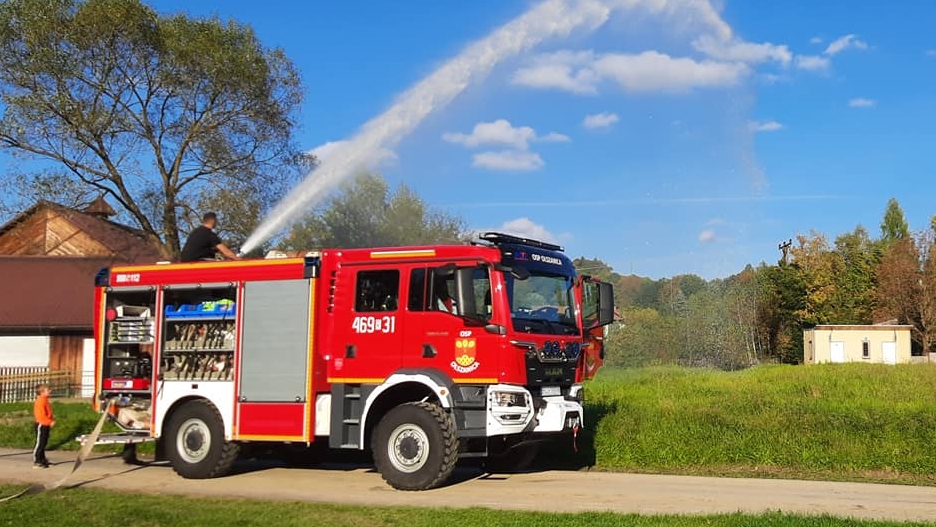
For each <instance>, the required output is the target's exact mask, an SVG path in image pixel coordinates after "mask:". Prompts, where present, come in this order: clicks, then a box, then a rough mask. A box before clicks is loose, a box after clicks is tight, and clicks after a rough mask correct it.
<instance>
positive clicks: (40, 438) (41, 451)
mask: <svg viewBox="0 0 936 527" xmlns="http://www.w3.org/2000/svg"><path fill="white" fill-rule="evenodd" d="M51 429H52V427H50V426H43V425H41V424H38V423H36V449H35V450H33V463H35V464H37V465H48V464H49V460H48V459H46V455H45V450H46V446H48V445H49V431H50V430H51Z"/></svg>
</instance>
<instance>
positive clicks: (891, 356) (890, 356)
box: [881, 342, 897, 364]
mask: <svg viewBox="0 0 936 527" xmlns="http://www.w3.org/2000/svg"><path fill="white" fill-rule="evenodd" d="M881 351H883V352H884V364H897V343H896V342H882V343H881Z"/></svg>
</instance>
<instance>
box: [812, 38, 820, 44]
mask: <svg viewBox="0 0 936 527" xmlns="http://www.w3.org/2000/svg"><path fill="white" fill-rule="evenodd" d="M809 43H810V44H822V37H813V38H811V39H809Z"/></svg>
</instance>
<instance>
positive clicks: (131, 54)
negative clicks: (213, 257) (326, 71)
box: [0, 0, 302, 255]
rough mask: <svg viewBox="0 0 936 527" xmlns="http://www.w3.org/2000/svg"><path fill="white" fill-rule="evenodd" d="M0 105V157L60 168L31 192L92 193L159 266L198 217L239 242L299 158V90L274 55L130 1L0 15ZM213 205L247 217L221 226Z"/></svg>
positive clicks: (56, 4)
mask: <svg viewBox="0 0 936 527" xmlns="http://www.w3.org/2000/svg"><path fill="white" fill-rule="evenodd" d="M0 99H2V102H3V105H2V115H0V147H2V148H5V149H7V150H10V151H12V152H13V153H16V154H22V155H25V156H27V157H30V158H33V159H39V160H44V161H46V162H48V161H51V162H53V163H54V164H55V165H57V166H58V167H61V169H62V171H60V172H55V173H54V174H53V176H49V175H48V174H46V175H37V176H36V181H38V182H43V179H42V178H46V179H48V178H49V177H52V178H53V179H54V180H55V181H57V182H58V187H59V188H65V189H68V188H71V187H69V185H71V186H72V187H74V188H75V190H74V193H75V194H80V193H81V192H87V191H88V189H92V190H93V191H94V192H95V193H96V194H104V195H105V196H107V197H108V199H109V201H111V203H112V204H114V205H116V207H117V208H118V209H119V210H120V211H121V212H123V213H124V215H125V216H126V217H128V218H129V219H130V220H131V221H132V222H134V223H136V224H137V225H138V226H139V227H140V228H141V229H143V230H144V231H145V232H147V233H148V234H149V235H150V237H151V238H152V240H153V241H154V242H156V243H158V244H159V245H160V246H161V247H163V249H164V252H165V253H166V254H167V255H174V254H177V253H178V251H179V231H180V228H182V227H185V224H186V219H188V218H192V217H194V216H195V215H196V212H198V211H195V210H194V209H195V208H196V207H199V208H203V207H210V208H213V209H214V208H218V209H219V213H221V216H222V225H226V226H227V228H228V229H229V231H231V232H234V233H235V234H236V235H238V236H239V237H243V236H246V235H247V234H248V233H249V231H250V230H252V227H253V225H252V223H254V222H256V211H259V210H263V209H264V208H265V207H267V206H268V205H269V204H271V203H272V202H273V201H274V200H275V199H277V198H278V197H279V195H280V194H281V193H282V191H283V190H284V185H288V184H289V183H290V182H291V178H292V177H293V176H294V175H295V174H296V173H297V170H296V168H297V167H299V165H300V163H299V162H298V161H299V160H301V158H302V157H301V156H299V155H298V154H297V151H296V149H295V148H294V145H293V141H292V132H293V127H294V124H295V117H296V112H297V109H298V107H299V105H300V103H301V100H302V89H301V86H300V81H299V75H298V73H297V72H296V69H295V68H294V66H293V64H292V63H291V62H290V61H289V60H288V59H287V58H286V56H285V55H284V54H283V52H282V51H281V50H278V49H267V48H265V47H263V46H262V44H261V43H260V42H259V41H258V39H257V37H256V35H255V34H254V33H253V31H252V30H251V29H250V28H249V27H248V26H245V25H242V24H239V23H237V22H234V21H222V20H220V19H218V18H192V17H189V16H185V15H173V16H163V15H159V14H157V13H156V12H155V11H153V10H152V9H150V8H149V7H147V6H146V5H144V4H143V3H141V2H140V1H139V0H7V1H5V2H2V3H0ZM225 194H229V195H230V194H233V195H234V196H236V197H237V200H238V202H239V203H243V204H244V209H250V210H253V211H255V212H254V214H253V215H252V216H251V217H245V216H244V215H243V210H240V211H238V214H239V215H232V214H227V215H226V214H224V211H223V210H220V207H217V206H215V205H219V204H224V205H230V204H231V203H233V201H230V200H229V201H227V203H225V202H224V200H223V199H222V200H220V201H219V198H223V197H224V196H225ZM238 236H235V237H238Z"/></svg>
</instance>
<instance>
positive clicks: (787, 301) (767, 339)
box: [575, 199, 936, 369]
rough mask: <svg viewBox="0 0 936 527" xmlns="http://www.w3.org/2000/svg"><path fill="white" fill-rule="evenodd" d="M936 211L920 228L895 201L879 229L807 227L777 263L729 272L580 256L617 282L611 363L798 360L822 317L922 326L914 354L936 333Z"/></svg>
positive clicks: (585, 267)
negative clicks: (666, 270)
mask: <svg viewBox="0 0 936 527" xmlns="http://www.w3.org/2000/svg"><path fill="white" fill-rule="evenodd" d="M934 241H936V217H934V218H933V220H932V221H931V224H930V225H928V226H927V228H926V229H924V230H921V231H917V232H912V231H911V230H910V227H909V225H908V224H907V221H906V219H905V217H904V213H903V210H902V209H901V207H900V204H899V203H898V202H897V200H895V199H891V200H890V202H889V203H888V204H887V209H886V211H885V214H884V218H883V220H882V222H881V225H880V235H879V236H878V237H872V236H871V234H870V233H869V232H868V230H867V229H865V228H864V227H862V226H861V225H858V226H857V227H855V229H854V230H852V231H851V232H847V233H843V234H840V235H838V236H836V237H835V238H834V239H832V240H831V241H830V239H829V238H828V237H827V236H826V235H825V234H823V233H818V232H811V233H809V234H803V235H799V236H797V237H796V238H795V240H793V241H792V242H793V243H792V244H791V245H790V246H789V247H788V251H787V252H786V253H785V254H784V256H783V257H782V258H781V259H780V260H779V261H778V262H777V263H776V264H772V265H768V264H765V263H761V264H760V265H758V266H757V267H754V266H751V265H748V266H747V267H746V268H745V269H744V270H742V271H741V272H739V273H737V274H735V275H733V276H730V277H728V278H724V279H717V280H703V279H702V278H700V277H698V276H695V275H680V276H674V277H672V278H664V279H661V280H651V279H649V278H641V277H638V276H622V275H620V274H617V273H615V272H614V270H613V269H612V268H611V267H610V266H609V265H607V264H606V263H604V262H602V261H601V260H596V259H586V258H579V259H577V260H575V264H576V266H578V267H579V269H581V270H582V272H583V273H585V274H591V275H594V276H597V277H600V278H602V279H604V280H608V281H610V282H612V283H613V284H614V285H615V296H616V303H617V306H618V309H619V311H620V312H621V316H622V318H623V323H622V324H619V325H617V326H616V327H615V328H614V329H613V330H612V331H611V333H610V337H609V342H608V350H609V351H608V363H610V364H612V365H618V366H644V365H649V364H682V365H689V366H709V367H717V368H723V369H736V368H743V367H747V366H750V365H753V364H758V363H763V362H783V363H798V362H801V361H802V358H803V329H804V328H808V327H811V326H815V325H817V324H874V323H881V322H890V323H899V324H909V325H912V326H913V331H912V336H913V353H914V354H917V355H919V354H923V353H925V352H929V351H932V350H933V346H934V340H936V254H934V251H933V246H934Z"/></svg>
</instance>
